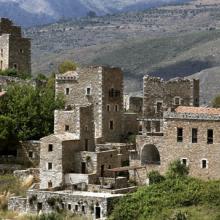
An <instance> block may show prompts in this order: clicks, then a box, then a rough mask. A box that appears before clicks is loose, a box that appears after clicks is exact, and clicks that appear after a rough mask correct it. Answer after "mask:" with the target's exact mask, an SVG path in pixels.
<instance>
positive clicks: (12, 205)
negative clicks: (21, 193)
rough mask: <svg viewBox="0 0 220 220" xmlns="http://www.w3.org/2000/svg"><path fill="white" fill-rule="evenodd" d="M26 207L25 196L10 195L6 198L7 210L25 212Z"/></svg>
mask: <svg viewBox="0 0 220 220" xmlns="http://www.w3.org/2000/svg"><path fill="white" fill-rule="evenodd" d="M26 207H27V198H22V197H11V198H9V200H8V210H10V211H13V212H18V213H25V212H26Z"/></svg>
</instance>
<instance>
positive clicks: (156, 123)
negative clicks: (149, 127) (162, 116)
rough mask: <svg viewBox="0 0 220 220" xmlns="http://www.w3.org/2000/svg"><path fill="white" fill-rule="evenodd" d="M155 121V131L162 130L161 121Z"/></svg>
mask: <svg viewBox="0 0 220 220" xmlns="http://www.w3.org/2000/svg"><path fill="white" fill-rule="evenodd" d="M154 123H155V124H154V125H155V131H156V132H160V122H159V121H155V122H154Z"/></svg>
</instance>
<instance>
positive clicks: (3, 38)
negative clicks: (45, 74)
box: [0, 18, 31, 74]
mask: <svg viewBox="0 0 220 220" xmlns="http://www.w3.org/2000/svg"><path fill="white" fill-rule="evenodd" d="M6 69H16V70H18V71H19V72H23V73H29V74H31V41H30V39H28V38H24V37H23V36H22V33H21V28H20V27H17V26H14V25H13V23H12V21H10V20H9V19H7V18H1V19H0V70H6Z"/></svg>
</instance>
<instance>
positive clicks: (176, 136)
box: [130, 106, 220, 181]
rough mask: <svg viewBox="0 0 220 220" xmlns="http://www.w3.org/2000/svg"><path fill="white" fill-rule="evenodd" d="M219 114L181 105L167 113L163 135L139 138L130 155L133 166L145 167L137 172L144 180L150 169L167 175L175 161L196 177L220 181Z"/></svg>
mask: <svg viewBox="0 0 220 220" xmlns="http://www.w3.org/2000/svg"><path fill="white" fill-rule="evenodd" d="M219 115H220V110H219V109H211V108H210V109H209V108H200V107H181V106H180V107H178V108H177V109H176V111H175V112H165V113H164V124H163V125H164V128H163V133H161V135H158V136H156V135H153V136H149V135H148V136H147V135H141V136H137V149H136V151H133V152H131V154H130V163H131V164H132V165H133V166H145V168H144V169H142V170H139V171H138V172H139V176H140V177H141V181H143V180H144V179H145V180H146V178H147V176H146V174H147V173H148V172H149V171H151V170H159V172H161V173H162V174H164V173H165V172H166V170H167V168H168V166H169V164H170V163H171V162H173V161H174V160H181V161H182V163H184V164H186V165H187V166H189V171H190V175H192V176H194V177H198V178H202V179H206V180H207V179H219V178H220V173H219V172H218V171H219V169H220V163H219V159H218V155H219V154H220V149H219V143H220V136H219V135H218V134H219V132H220V116H219ZM131 175H133V174H132V173H131Z"/></svg>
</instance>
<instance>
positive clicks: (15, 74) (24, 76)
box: [0, 69, 31, 79]
mask: <svg viewBox="0 0 220 220" xmlns="http://www.w3.org/2000/svg"><path fill="white" fill-rule="evenodd" d="M0 75H2V76H12V77H19V78H21V79H28V78H31V76H30V74H28V73H23V72H18V71H17V70H16V69H6V70H0Z"/></svg>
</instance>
